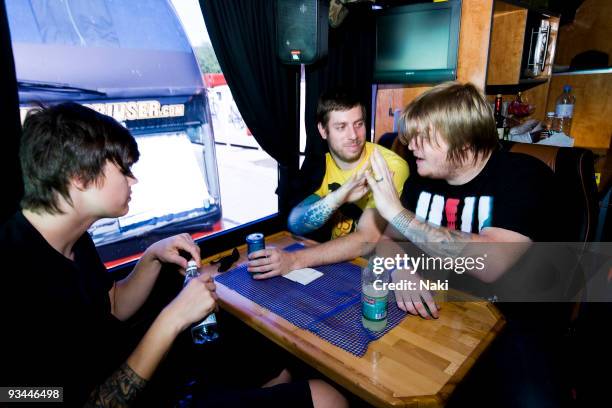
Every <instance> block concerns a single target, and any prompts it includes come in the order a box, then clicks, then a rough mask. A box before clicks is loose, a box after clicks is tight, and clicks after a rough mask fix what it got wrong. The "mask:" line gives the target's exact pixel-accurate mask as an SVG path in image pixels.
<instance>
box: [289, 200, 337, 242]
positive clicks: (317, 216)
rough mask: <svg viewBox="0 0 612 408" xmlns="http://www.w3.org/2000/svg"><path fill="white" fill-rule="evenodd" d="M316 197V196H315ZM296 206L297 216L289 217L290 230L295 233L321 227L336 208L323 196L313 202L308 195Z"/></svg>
mask: <svg viewBox="0 0 612 408" xmlns="http://www.w3.org/2000/svg"><path fill="white" fill-rule="evenodd" d="M315 197H316V196H315ZM299 207H301V208H296V210H297V211H296V210H294V211H296V212H297V213H298V214H297V216H293V217H290V219H289V224H290V227H291V230H292V231H293V232H294V233H296V234H305V233H309V232H312V231H314V230H317V229H319V228H321V227H322V226H323V225H325V223H326V222H327V221H328V220H329V218H330V217H331V216H332V214H333V213H334V211H336V210H337V209H338V208H337V207H334V206H333V205H330V204H329V203H328V202H327V200H325V198H321V199H318V200H317V201H314V202H313V198H311V197H309V198H307V199H306V200H304V201H302V202H301V203H300V204H299Z"/></svg>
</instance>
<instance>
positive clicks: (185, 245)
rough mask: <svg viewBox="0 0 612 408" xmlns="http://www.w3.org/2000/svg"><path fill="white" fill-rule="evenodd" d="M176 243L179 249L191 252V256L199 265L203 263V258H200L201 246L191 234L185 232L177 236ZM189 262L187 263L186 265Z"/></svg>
mask: <svg viewBox="0 0 612 408" xmlns="http://www.w3.org/2000/svg"><path fill="white" fill-rule="evenodd" d="M177 238H178V239H177V241H176V245H177V247H178V248H179V249H182V250H184V251H187V252H189V254H190V255H191V258H192V259H193V260H194V261H196V263H197V264H198V265H200V264H201V262H202V259H201V258H200V247H199V246H198V245H197V244H196V243H195V242H194V241H193V238H191V235H189V234H187V233H185V234H180V235H178V236H177ZM186 265H187V264H185V266H186Z"/></svg>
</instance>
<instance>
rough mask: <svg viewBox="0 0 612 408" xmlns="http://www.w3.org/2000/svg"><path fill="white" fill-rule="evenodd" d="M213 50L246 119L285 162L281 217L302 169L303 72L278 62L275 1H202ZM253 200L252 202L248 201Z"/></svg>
mask: <svg viewBox="0 0 612 408" xmlns="http://www.w3.org/2000/svg"><path fill="white" fill-rule="evenodd" d="M200 7H201V8H202V14H203V15H204V20H205V22H206V28H207V30H208V34H209V36H210V40H211V42H212V45H213V48H214V50H215V54H216V56H217V59H218V60H219V64H220V66H221V69H222V70H223V74H224V76H225V79H226V81H227V84H228V86H229V87H230V89H231V91H232V95H233V96H234V100H235V101H236V105H237V106H238V109H239V110H240V113H241V114H242V117H243V119H244V121H245V123H246V125H247V126H248V128H249V129H250V130H251V132H252V133H253V136H254V137H255V139H256V140H257V142H258V143H259V144H260V146H261V147H262V148H263V149H264V150H265V151H266V152H267V153H268V154H270V156H272V157H273V158H274V159H276V160H277V161H278V163H279V187H278V190H277V194H278V196H279V212H281V214H286V212H287V210H288V209H290V208H287V203H288V201H287V199H286V198H287V194H288V190H287V188H288V183H289V180H290V179H292V178H295V175H296V173H297V170H298V156H299V130H298V127H297V122H298V117H297V114H296V109H297V106H298V104H299V96H298V94H299V88H298V79H299V67H298V66H288V65H283V64H281V63H280V62H279V60H278V58H277V57H276V47H275V31H276V25H275V21H276V19H275V1H274V0H223V1H219V0H200ZM245 199H248V197H245Z"/></svg>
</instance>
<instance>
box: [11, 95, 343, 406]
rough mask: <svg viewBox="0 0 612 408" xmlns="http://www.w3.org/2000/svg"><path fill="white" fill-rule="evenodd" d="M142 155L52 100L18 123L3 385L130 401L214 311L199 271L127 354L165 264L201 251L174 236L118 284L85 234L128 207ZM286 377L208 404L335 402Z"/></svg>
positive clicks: (107, 128)
mask: <svg viewBox="0 0 612 408" xmlns="http://www.w3.org/2000/svg"><path fill="white" fill-rule="evenodd" d="M138 156H139V153H138V148H137V145H136V141H135V140H134V138H133V137H132V136H131V135H130V133H129V132H128V131H127V130H126V129H125V128H123V127H122V126H121V125H120V124H119V123H117V122H116V121H114V120H113V119H112V118H110V117H107V116H104V115H101V114H99V113H97V112H95V111H93V110H91V109H89V108H86V107H83V106H81V105H78V104H75V103H65V104H60V105H57V106H54V107H51V108H47V109H41V110H38V111H35V112H32V113H30V114H29V115H28V117H27V118H26V121H25V123H24V127H23V135H22V139H21V149H20V158H21V165H22V169H23V179H24V185H25V195H24V197H23V200H22V203H21V204H22V210H21V211H19V212H17V213H16V214H14V215H13V216H12V217H11V218H10V219H9V220H8V221H7V222H6V223H5V224H3V225H2V226H0V256H1V258H2V259H3V260H5V261H6V260H8V259H13V260H16V261H17V262H21V265H20V266H18V267H17V268H15V269H14V270H5V271H4V273H3V274H2V278H1V280H2V282H1V284H0V290H1V293H0V317H1V319H0V321H2V324H3V326H4V331H3V333H4V336H3V340H4V344H3V347H2V351H1V352H0V353H1V358H0V360H1V361H2V370H0V385H2V386H11V385H12V386H37V387H44V386H47V387H49V386H58V387H59V386H61V387H63V398H64V402H66V403H67V404H68V405H70V406H73V405H74V406H77V405H78V406H83V405H84V404H85V405H87V406H96V407H107V406H117V407H124V406H130V405H132V404H134V403H135V401H137V399H138V396H139V395H142V391H143V390H144V388H145V386H146V384H147V382H148V380H149V379H150V378H151V377H152V376H153V374H154V372H155V371H156V369H157V367H158V365H159V364H160V362H161V361H162V359H163V358H164V356H165V355H166V353H167V352H168V351H169V350H170V348H171V346H172V344H173V342H174V340H175V339H176V337H177V336H178V335H179V334H180V333H181V332H182V331H183V330H185V329H186V328H187V327H189V326H190V325H191V324H192V323H194V322H197V321H200V320H202V319H203V318H204V317H205V316H206V315H208V314H209V313H210V312H212V311H213V310H214V308H215V304H216V299H217V296H216V294H215V284H214V282H213V280H212V278H211V277H210V276H209V275H206V274H202V275H201V276H200V277H198V278H194V279H192V280H191V281H190V282H189V283H188V284H187V285H186V286H185V287H184V288H183V289H182V290H181V291H180V293H179V294H178V295H177V296H176V297H175V298H174V300H172V301H171V302H170V303H169V304H168V305H167V306H165V307H164V309H163V310H162V311H161V312H160V313H159V315H158V316H157V317H156V318H155V320H154V321H153V323H152V324H151V326H150V327H149V329H148V330H147V331H146V333H145V335H144V337H143V338H142V339H141V340H140V342H139V343H138V345H137V346H136V348H134V349H133V350H131V349H126V348H127V347H126V342H127V341H128V338H127V337H126V336H124V332H125V326H124V325H123V324H122V323H121V321H123V320H126V319H128V318H130V317H131V316H132V315H134V313H135V312H136V311H137V310H138V309H139V308H140V307H141V306H142V305H143V303H144V302H145V300H146V299H147V297H148V296H149V294H150V293H151V290H152V288H153V285H154V283H155V281H156V280H157V278H158V276H159V274H160V270H161V267H162V264H165V263H172V264H176V265H178V266H179V267H180V268H182V269H184V268H185V267H186V266H187V261H186V260H185V258H183V256H181V255H180V253H179V251H186V252H187V253H188V254H189V255H190V256H191V258H193V260H194V261H195V262H196V263H197V264H199V263H200V250H199V247H198V246H197V245H196V244H195V243H194V241H193V239H192V238H191V236H190V235H189V234H180V235H177V236H174V237H170V238H166V239H164V240H161V241H159V242H156V243H154V244H153V245H151V246H150V247H148V248H147V249H146V250H145V252H144V253H143V254H142V256H141V258H140V260H139V261H138V263H137V264H136V266H135V267H134V270H133V271H132V272H131V273H130V274H129V275H128V276H127V277H126V278H125V279H123V280H121V281H119V282H113V281H112V280H111V277H110V275H109V273H108V272H107V271H106V269H105V267H104V265H103V264H102V262H101V260H100V258H99V256H98V254H97V252H96V248H95V246H94V243H93V241H92V239H91V237H90V236H89V234H88V233H87V229H88V228H89V227H90V226H91V225H92V224H93V223H94V222H95V221H97V220H99V219H101V218H107V217H120V216H122V215H125V214H126V213H127V212H128V209H129V201H130V195H131V187H132V185H134V184H135V183H136V179H135V178H134V176H133V175H132V173H131V171H130V167H131V166H132V164H133V163H134V162H135V161H136V160H138ZM287 379H288V378H287V377H286V376H285V377H279V378H277V379H276V380H273V381H276V384H272V383H271V384H269V385H271V386H272V385H275V386H272V387H270V388H266V389H263V388H262V389H256V390H255V392H251V393H250V394H244V395H245V397H244V398H243V399H242V400H240V399H239V398H238V397H237V396H240V395H242V394H241V393H240V392H237V393H236V392H234V393H233V394H232V398H233V399H232V401H235V404H234V405H232V404H231V403H229V402H228V401H227V400H226V399H224V398H219V396H218V395H217V396H216V397H217V399H216V401H217V402H216V404H217V405H215V404H214V403H212V402H210V403H209V404H208V405H206V406H218V405H219V404H223V406H243V405H244V399H245V398H247V396H246V395H248V399H254V400H257V401H258V398H261V399H262V400H263V401H266V403H267V404H269V403H270V402H271V401H272V402H276V403H280V404H281V405H282V406H286V405H287V403H288V402H287V401H291V402H292V403H296V406H301V405H299V404H298V403H303V404H306V406H312V404H313V403H314V404H315V406H316V405H317V404H322V405H320V406H325V404H326V403H327V404H331V403H332V402H335V403H336V404H338V403H339V404H340V405H341V406H342V403H343V401H344V400H343V397H341V396H340V394H338V393H337V391H335V390H334V389H333V388H332V387H331V386H329V385H327V384H326V383H323V382H322V381H319V380H314V381H311V382H310V383H309V382H306V381H304V382H302V383H294V384H281V382H284V381H285V380H287ZM153 391H156V390H153ZM281 400H282V401H284V402H279V401H281ZM241 401H242V402H241ZM330 401H331V402H330ZM200 402H202V401H200ZM157 403H158V404H159V405H160V406H163V402H162V401H157Z"/></svg>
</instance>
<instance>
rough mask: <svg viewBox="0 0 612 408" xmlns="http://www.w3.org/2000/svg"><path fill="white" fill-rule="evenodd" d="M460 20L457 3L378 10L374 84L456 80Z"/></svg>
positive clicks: (454, 0) (458, 1)
mask: <svg viewBox="0 0 612 408" xmlns="http://www.w3.org/2000/svg"><path fill="white" fill-rule="evenodd" d="M460 20H461V1H460V0H450V1H447V2H438V3H420V4H412V5H408V6H399V7H390V8H387V9H383V10H380V11H379V14H378V15H377V17H376V58H375V64H374V81H375V82H377V83H416V84H430V83H437V82H443V81H448V80H454V79H456V78H457V49H458V46H459V24H460Z"/></svg>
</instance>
